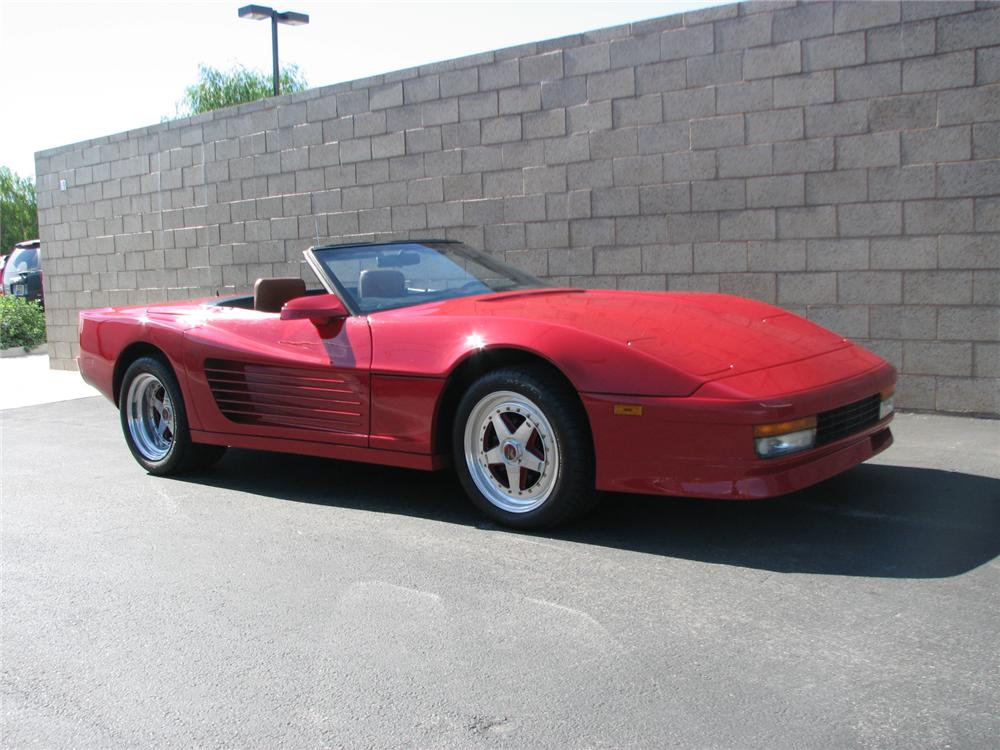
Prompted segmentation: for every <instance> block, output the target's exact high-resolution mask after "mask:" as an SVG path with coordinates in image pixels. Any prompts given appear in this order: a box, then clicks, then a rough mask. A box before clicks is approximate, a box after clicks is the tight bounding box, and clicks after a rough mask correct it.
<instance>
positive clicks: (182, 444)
mask: <svg viewBox="0 0 1000 750" xmlns="http://www.w3.org/2000/svg"><path fill="white" fill-rule="evenodd" d="M144 373H149V374H150V375H153V376H154V377H155V378H156V379H157V380H159V381H160V383H162V384H163V387H164V388H165V389H166V391H167V394H168V395H169V397H170V402H171V405H172V406H173V410H174V421H175V424H176V430H175V432H174V437H173V440H172V441H171V443H170V450H168V451H167V455H165V456H164V457H163V458H161V459H159V460H158V461H151V460H150V459H148V458H146V457H145V456H144V455H143V454H142V453H141V452H140V451H139V449H138V447H136V444H135V441H134V440H133V438H132V432H131V430H130V429H129V426H128V408H129V407H128V392H129V388H130V387H131V385H132V381H133V380H135V378H136V377H137V376H139V375H142V374H144ZM118 416H119V418H120V420H121V425H122V432H123V433H124V435H125V442H126V443H127V444H128V448H129V450H130V451H132V455H133V456H134V457H135V460H136V461H137V462H138V463H139V465H140V466H142V467H143V468H144V469H146V471H148V472H149V473H150V474H170V473H172V472H174V471H177V470H178V468H179V467H180V466H181V464H182V462H183V460H184V451H185V450H186V448H187V444H188V443H189V442H190V433H189V431H188V421H187V412H186V410H185V408H184V396H183V394H182V393H181V389H180V386H179V385H178V383H177V378H176V377H175V376H174V373H173V371H172V370H171V369H170V367H169V366H167V365H166V364H165V363H164V362H163V361H162V360H160V359H159V358H157V357H140V358H139V359H137V360H136V361H135V362H133V363H132V364H131V365H129V367H128V369H127V370H126V371H125V375H124V377H123V378H122V387H121V392H120V394H119V397H118Z"/></svg>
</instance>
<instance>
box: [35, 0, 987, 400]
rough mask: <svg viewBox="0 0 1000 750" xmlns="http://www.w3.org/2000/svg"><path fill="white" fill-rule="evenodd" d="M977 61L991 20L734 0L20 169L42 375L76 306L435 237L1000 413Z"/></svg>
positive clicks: (96, 146)
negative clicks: (314, 249)
mask: <svg viewBox="0 0 1000 750" xmlns="http://www.w3.org/2000/svg"><path fill="white" fill-rule="evenodd" d="M998 45H1000V4H997V3H992V2H971V1H970V2H961V1H958V0H955V1H951V2H905V3H899V2H804V3H799V2H795V1H794V0H792V1H787V2H786V1H781V2H749V3H741V4H737V5H726V6H720V7H716V8H710V9H707V10H702V11H698V12H693V13H687V14H682V15H673V16H667V17H665V18H658V19H653V20H649V21H642V22H639V23H633V24H629V25H624V26H619V27H615V28H609V29H602V30H599V31H594V32H590V33H585V34H579V35H574V36H570V37H566V38H562V39H555V40H550V41H543V42H538V43H533V44H526V45H523V46H520V47H516V48H511V49H504V50H498V51H494V52H487V53H484V54H480V55H475V56H472V57H466V58H462V59H457V60H450V61H446V62H441V63H434V64H430V65H424V66H421V67H419V68H413V69H409V70H403V71H397V72H393V73H387V74H385V75H379V76H374V77H372V78H369V79H365V80H360V81H351V82H348V83H341V84H337V85H334V86H328V87H324V88H319V89H312V90H310V91H306V92H302V93H300V94H295V95H291V96H285V97H281V98H278V99H268V100H265V101H261V102H255V103H253V104H249V105H244V106H241V107H238V108H233V109H228V110H221V111H217V112H213V113H209V114H205V115H200V116H197V117H194V118H191V119H186V120H179V121H175V122H170V123H167V124H159V125H153V126H150V127H148V128H142V129H139V130H134V131H130V132H127V133H120V134H117V135H112V136H108V137H104V138H98V139H95V140H92V141H89V142H86V143H79V144H74V145H71V146H64V147H60V148H56V149H52V150H49V151H43V152H40V153H39V154H37V155H36V170H37V175H38V200H39V209H40V211H39V213H40V217H39V218H40V231H41V238H42V241H43V243H44V255H45V286H46V300H47V319H48V324H49V335H50V341H51V344H50V351H51V352H52V364H53V366H54V367H72V366H73V364H74V363H73V357H74V356H75V355H76V335H77V328H76V315H77V311H78V310H79V309H81V308H86V307H96V306H103V305H118V304H128V303H145V302H153V301H158V300H165V299H176V298H185V297H192V296H197V295H212V294H216V293H222V294H227V293H232V292H235V291H246V290H249V288H250V286H251V285H252V283H253V281H254V280H255V279H256V278H258V277H262V276H272V275H278V276H286V275H303V276H304V277H306V278H309V276H310V272H309V271H308V269H307V268H306V267H305V266H304V265H303V263H302V262H301V252H302V250H303V249H305V248H306V247H308V246H309V245H311V244H314V243H315V242H316V241H317V238H318V239H319V240H320V241H338V240H359V239H388V238H407V237H428V236H431V237H441V236H444V237H448V238H455V239H460V240H463V241H465V242H467V243H468V244H470V245H473V246H475V247H478V248H482V249H485V250H487V251H490V252H493V253H496V254H498V255H501V256H504V257H505V258H506V259H507V260H508V261H509V262H511V263H513V264H515V265H517V266H520V267H522V268H524V269H526V270H528V271H531V272H533V273H535V274H537V275H539V276H543V277H548V278H549V279H551V280H553V281H555V282H557V283H562V284H570V285H574V286H590V287H617V288H620V289H661V290H662V289H670V290H673V289H702V290H710V291H719V292H725V293H731V294H740V295H746V296H750V297H755V298H759V299H762V300H766V301H768V302H773V303H777V304H779V305H781V306H783V307H786V308H789V309H791V310H794V311H795V312H798V313H801V314H803V315H806V316H807V317H809V318H811V319H813V320H815V321H817V322H819V323H821V324H823V325H825V326H828V327H830V328H832V329H834V330H836V331H839V332H841V333H842V334H844V335H847V336H850V337H852V338H854V339H856V340H859V341H861V342H863V343H864V344H866V345H867V346H869V347H870V348H872V349H874V350H875V351H877V352H879V353H880V354H882V355H883V356H885V357H886V358H887V359H889V360H890V361H892V362H893V363H894V364H895V365H896V367H897V368H898V369H899V371H900V386H899V392H898V400H899V404H900V405H901V406H903V407H908V408H913V409H926V410H938V411H944V412H973V413H982V414H998V413H1000V396H998V391H1000V46H998ZM60 180H65V181H66V186H67V189H66V190H65V191H63V190H60Z"/></svg>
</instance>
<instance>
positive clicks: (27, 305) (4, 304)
mask: <svg viewBox="0 0 1000 750" xmlns="http://www.w3.org/2000/svg"><path fill="white" fill-rule="evenodd" d="M44 341H45V313H44V312H42V306H41V305H39V304H38V303H37V302H34V301H31V302H29V301H28V300H26V299H21V298H20V297H12V296H10V295H9V294H6V295H3V296H0V349H9V348H10V347H12V346H23V347H24V348H25V349H32V348H34V347H36V346H38V345H39V344H41V343H42V342H44Z"/></svg>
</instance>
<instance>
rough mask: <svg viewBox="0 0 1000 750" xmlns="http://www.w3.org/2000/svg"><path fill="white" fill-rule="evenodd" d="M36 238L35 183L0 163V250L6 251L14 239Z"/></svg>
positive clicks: (15, 241)
mask: <svg viewBox="0 0 1000 750" xmlns="http://www.w3.org/2000/svg"><path fill="white" fill-rule="evenodd" d="M37 238H38V204H37V203H36V202H35V183H34V181H33V180H32V179H31V178H30V177H18V176H17V172H13V171H11V170H10V169H8V168H7V167H0V253H3V254H4V255H6V254H7V253H9V252H10V251H11V249H12V248H13V247H14V245H15V243H18V242H22V241H24V240H34V239H37Z"/></svg>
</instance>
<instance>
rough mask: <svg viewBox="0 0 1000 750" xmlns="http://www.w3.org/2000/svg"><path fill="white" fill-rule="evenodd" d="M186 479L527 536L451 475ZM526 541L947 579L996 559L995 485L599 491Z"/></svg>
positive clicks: (919, 476)
mask: <svg viewBox="0 0 1000 750" xmlns="http://www.w3.org/2000/svg"><path fill="white" fill-rule="evenodd" d="M179 479H182V480H184V481H191V482H195V483H198V484H206V485H210V486H214V487H219V488H224V489H230V490H236V491H243V492H248V493H252V494H256V495H263V496H268V497H272V498H277V499H282V500H290V501H294V502H305V503H312V504H319V505H329V506H335V507H342V508H355V509H360V510H370V511H374V512H379V513H395V514H400V515H406V516H415V517H420V518H426V519H430V520H434V521H441V522H446V523H456V524H461V525H466V526H475V527H477V528H479V529H481V530H483V532H484V533H525V532H515V531H510V530H508V529H505V528H503V527H500V526H497V525H494V524H491V523H489V522H487V521H486V520H485V519H484V518H483V517H482V516H481V515H480V514H479V513H478V512H477V511H476V510H475V508H473V506H472V505H471V503H470V502H469V501H468V499H467V498H466V497H465V495H464V493H463V492H462V490H461V488H460V487H459V485H458V482H457V480H456V479H455V477H454V475H453V474H452V473H451V472H449V471H444V472H437V473H433V474H431V473H424V472H416V471H408V470H405V469H394V468H388V467H382V466H373V465H366V464H359V463H350V462H342V461H332V460H325V459H318V458H311V457H308V456H295V455H290V454H274V453H259V452H255V451H247V450H230V451H229V453H228V454H227V455H226V457H225V458H224V459H223V460H222V461H221V462H220V463H219V464H218V465H217V466H216V467H215V468H213V469H211V470H207V471H202V472H198V473H196V474H190V475H186V476H184V477H179ZM530 535H531V536H537V537H542V538H549V539H560V540H564V541H569V542H576V543H581V544H592V545H601V546H605V547H612V548H617V549H622V550H630V551H634V552H641V553H646V554H653V555H664V556H670V557H675V558H683V559H690V560H697V561H701V562H709V563H716V564H721V565H738V566H741V567H748V568H758V569H761V570H770V571H779V572H793V573H825V574H829V575H849V576H871V577H883V578H942V577H948V576H955V575H960V574H962V573H965V572H967V571H969V570H972V569H973V568H976V567H978V566H980V565H983V564H984V563H987V562H989V561H990V560H993V559H994V558H995V557H997V556H998V555H1000V480H998V479H993V478H989V477H982V476H975V475H971V474H962V473H958V472H947V471H941V470H938V469H923V468H913V467H904V466H887V465H875V464H864V465H861V466H858V467H856V468H854V469H852V470H851V471H848V472H846V473H845V474H842V475H840V476H838V477H835V478H833V479H831V480H828V481H826V482H824V483H822V484H820V485H818V486H816V487H812V488H810V489H807V490H804V491H801V492H797V493H794V494H791V495H787V496H785V497H782V498H777V499H774V500H767V501H755V502H740V501H712V500H697V499H686V498H667V497H651V496H643V495H629V494H612V493H604V494H603V497H602V502H601V505H600V507H599V508H598V509H597V510H596V511H595V512H594V513H592V514H590V515H589V516H587V517H586V518H583V519H581V520H579V521H577V522H575V523H573V524H571V525H569V526H566V527H563V528H558V529H552V530H548V531H542V532H531V534H530Z"/></svg>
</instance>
